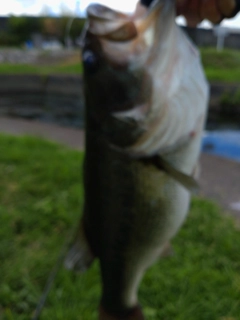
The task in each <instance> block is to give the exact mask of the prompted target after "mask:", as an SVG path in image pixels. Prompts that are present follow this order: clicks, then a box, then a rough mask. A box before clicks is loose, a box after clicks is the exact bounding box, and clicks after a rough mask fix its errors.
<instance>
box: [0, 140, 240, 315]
mask: <svg viewBox="0 0 240 320" xmlns="http://www.w3.org/2000/svg"><path fill="white" fill-rule="evenodd" d="M82 159H83V154H82V153H80V152H77V151H72V150H69V149H67V148H64V147H61V146H58V145H56V144H54V143H50V142H46V141H43V140H39V139H36V138H28V137H24V138H13V137H9V136H0V170H1V173H2V174H1V179H0V216H1V226H0V259H1V273H0V319H3V320H10V319H14V320H27V319H30V317H31V315H32V313H33V310H34V308H35V306H36V304H37V302H38V300H39V298H40V296H41V293H42V291H43V288H44V285H45V282H46V279H47V277H48V275H49V273H50V270H51V269H52V267H53V266H54V264H55V262H56V260H57V256H58V254H59V252H60V251H61V248H62V246H63V243H64V242H65V239H66V237H67V236H68V234H69V230H71V229H72V227H73V226H74V227H77V223H78V220H79V215H80V213H81V208H82V204H83V187H82V183H81V181H82V170H81V166H82ZM93 201H94V199H93ZM239 243H240V232H239V230H238V229H237V228H236V227H235V226H234V223H233V221H232V220H231V219H229V218H226V217H225V216H223V215H221V211H220V209H219V208H218V207H217V206H216V205H214V204H212V203H210V202H208V201H205V200H202V199H194V201H193V204H192V207H191V212H190V215H189V218H188V219H187V222H186V223H185V225H184V227H183V228H182V230H181V231H180V233H179V234H178V236H177V237H176V238H175V240H174V243H173V246H174V250H175V255H174V256H173V257H170V258H167V259H165V260H160V261H159V262H157V263H156V264H155V265H154V266H153V267H151V268H150V269H149V270H148V271H147V273H146V275H145V277H144V280H143V282H142V285H141V287H140V293H139V298H140V302H141V304H142V305H143V308H144V312H145V314H146V319H148V320H158V319H159V320H160V319H165V320H173V319H174V320H186V319H189V320H192V319H194V320H213V319H214V320H228V319H231V320H240V300H239V295H240V253H239ZM99 297H100V277H99V266H98V263H97V262H96V263H94V265H93V266H92V267H91V268H90V270H88V271H87V272H86V273H85V274H83V275H76V274H74V273H71V272H69V271H67V270H65V269H64V268H61V270H60V271H59V273H58V274H57V277H56V279H55V282H54V285H53V288H52V290H51V292H50V294H49V296H48V299H47V303H46V305H45V308H44V310H43V313H42V315H41V319H44V320H52V319H55V320H65V319H68V320H76V319H79V320H94V319H97V309H98V304H99Z"/></svg>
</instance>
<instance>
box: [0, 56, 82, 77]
mask: <svg viewBox="0 0 240 320" xmlns="http://www.w3.org/2000/svg"><path fill="white" fill-rule="evenodd" d="M79 61H80V59H79ZM56 73H57V74H69V73H70V74H81V73H82V65H81V63H80V62H79V63H73V64H59V65H52V66H37V65H26V64H9V63H3V64H0V74H56Z"/></svg>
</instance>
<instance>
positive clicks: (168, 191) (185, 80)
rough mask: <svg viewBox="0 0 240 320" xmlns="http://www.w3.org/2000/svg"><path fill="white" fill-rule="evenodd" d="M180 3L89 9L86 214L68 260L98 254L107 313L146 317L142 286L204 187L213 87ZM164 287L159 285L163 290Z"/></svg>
mask: <svg viewBox="0 0 240 320" xmlns="http://www.w3.org/2000/svg"><path fill="white" fill-rule="evenodd" d="M175 16H176V13H175V1H174V0H168V1H164V0H156V1H154V2H152V4H151V5H150V6H149V8H142V9H141V10H139V11H138V13H134V14H126V13H122V12H119V11H116V10H113V9H111V8H108V7H106V6H103V5H100V4H91V5H90V6H89V7H88V9H87V24H86V27H85V30H84V34H83V36H82V61H83V69H84V71H83V83H84V98H85V125H86V137H85V158H84V165H83V170H84V179H83V180H84V182H83V183H84V206H83V215H82V217H81V219H80V222H79V228H78V231H77V233H76V236H75V239H74V241H73V243H72V245H71V247H70V248H69V251H68V253H67V255H66V259H65V267H66V268H68V269H72V270H78V271H85V270H87V269H88V268H89V267H90V265H91V264H92V262H93V261H94V259H98V260H99V264H100V273H101V285H102V292H101V297H100V303H99V319H100V320H108V319H113V320H120V319H122V320H123V319H124V320H130V319H132V320H142V319H144V314H143V311H142V308H141V306H140V304H139V301H138V288H139V285H140V283H141V280H142V277H143V275H144V274H145V272H146V270H147V269H148V268H149V267H150V266H151V265H152V264H153V263H154V262H155V261H156V260H157V259H158V258H161V257H163V256H165V255H166V252H167V251H169V246H170V242H171V239H172V238H173V237H174V236H175V235H176V234H177V232H178V230H179V229H180V227H181V226H182V225H183V223H184V221H185V219H186V216H187V213H188V210H189V204H190V199H191V193H192V192H193V191H195V190H196V189H197V188H198V183H197V181H196V179H197V177H196V176H195V173H196V171H197V167H198V159H199V154H200V146H201V136H202V131H203V128H204V125H205V119H206V113H207V106H208V97H209V88H208V83H207V81H206V78H205V75H204V71H203V68H202V65H201V60H200V56H199V53H198V50H197V48H196V47H195V46H194V44H193V43H192V42H191V41H190V40H189V39H188V37H187V36H186V35H185V33H184V32H183V31H182V30H181V29H180V27H179V26H178V25H177V24H176V22H175ZM160 285H161V284H159V288H160Z"/></svg>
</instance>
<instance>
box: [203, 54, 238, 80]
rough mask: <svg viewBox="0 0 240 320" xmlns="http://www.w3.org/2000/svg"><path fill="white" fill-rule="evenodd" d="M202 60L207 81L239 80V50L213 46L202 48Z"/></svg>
mask: <svg viewBox="0 0 240 320" xmlns="http://www.w3.org/2000/svg"><path fill="white" fill-rule="evenodd" d="M200 51H201V55H202V62H203V66H204V69H205V72H206V76H207V78H208V80H209V81H220V82H239V81H240V51H239V50H231V49H224V50H223V51H220V52H217V51H216V49H215V48H202V49H201V50H200Z"/></svg>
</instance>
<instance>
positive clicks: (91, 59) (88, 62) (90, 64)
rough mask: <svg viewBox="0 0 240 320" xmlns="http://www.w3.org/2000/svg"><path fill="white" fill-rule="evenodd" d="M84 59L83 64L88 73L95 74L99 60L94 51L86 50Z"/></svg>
mask: <svg viewBox="0 0 240 320" xmlns="http://www.w3.org/2000/svg"><path fill="white" fill-rule="evenodd" d="M82 59H83V64H84V68H85V70H86V71H89V72H91V73H94V72H96V71H97V69H98V59H97V57H96V55H95V54H94V53H93V52H92V51H90V50H86V51H85V52H83V56H82Z"/></svg>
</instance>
